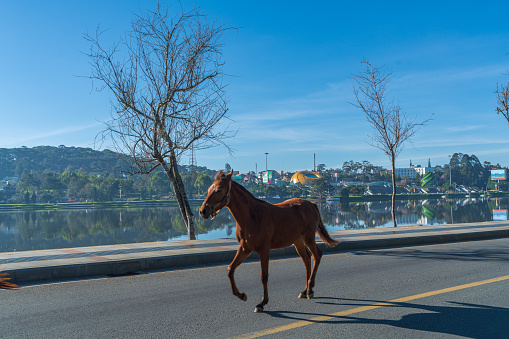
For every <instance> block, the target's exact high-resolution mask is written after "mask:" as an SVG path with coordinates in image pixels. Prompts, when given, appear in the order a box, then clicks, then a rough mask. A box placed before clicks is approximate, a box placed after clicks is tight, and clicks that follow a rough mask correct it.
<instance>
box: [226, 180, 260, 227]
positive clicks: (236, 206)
mask: <svg viewBox="0 0 509 339" xmlns="http://www.w3.org/2000/svg"><path fill="white" fill-rule="evenodd" d="M258 202H259V200H258V199H256V198H255V197H254V196H253V195H252V194H251V193H249V191H248V190H246V189H245V188H243V187H242V186H240V184H237V183H236V182H232V187H231V192H230V203H229V204H228V208H229V210H230V212H231V214H232V215H233V217H234V218H235V220H236V221H237V222H239V221H240V220H241V219H242V217H243V216H245V215H249V209H250V207H251V206H252V205H253V204H256V203H258Z"/></svg>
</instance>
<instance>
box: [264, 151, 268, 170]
mask: <svg viewBox="0 0 509 339" xmlns="http://www.w3.org/2000/svg"><path fill="white" fill-rule="evenodd" d="M268 154H269V153H267V152H265V171H268V170H269V168H268V166H267V155H268Z"/></svg>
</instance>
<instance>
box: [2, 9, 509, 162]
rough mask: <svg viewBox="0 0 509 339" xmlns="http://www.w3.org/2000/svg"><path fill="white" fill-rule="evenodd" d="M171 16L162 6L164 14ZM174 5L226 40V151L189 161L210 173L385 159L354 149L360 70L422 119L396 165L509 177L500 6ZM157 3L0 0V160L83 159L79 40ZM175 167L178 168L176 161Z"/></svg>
mask: <svg viewBox="0 0 509 339" xmlns="http://www.w3.org/2000/svg"><path fill="white" fill-rule="evenodd" d="M170 3H175V2H170ZM386 3H388V2H381V1H364V2H357V3H356V2H353V1H348V2H346V1H329V2H308V1H306V2H304V1H278V2H274V1H256V2H254V1H252V2H246V1H220V0H218V1H187V0H182V4H183V6H184V7H185V8H191V7H192V6H193V5H196V6H199V7H201V8H202V10H204V11H205V12H207V13H208V14H209V15H210V17H211V18H216V19H217V21H218V22H220V23H225V24H226V25H229V26H233V27H239V29H238V30H237V31H232V32H231V33H230V34H228V35H227V36H226V39H225V43H226V47H225V49H224V58H225V61H226V68H225V72H226V73H228V74H231V75H233V76H230V77H228V78H226V81H227V82H228V83H229V86H228V94H229V96H230V106H229V107H230V117H231V118H232V119H233V122H232V128H233V129H238V132H237V136H236V137H235V138H233V139H230V140H228V143H229V145H230V146H231V147H232V148H233V149H235V154H234V156H233V157H230V155H229V153H228V151H227V150H226V149H224V148H221V147H218V148H213V149H208V150H206V151H201V152H199V153H198V154H197V162H198V165H202V166H207V167H209V168H212V169H221V168H224V165H225V163H229V164H230V165H231V166H232V167H233V168H234V169H235V170H239V171H241V172H247V171H249V170H254V169H255V166H257V168H258V170H263V169H265V152H268V153H269V155H268V167H269V168H270V169H276V170H285V171H295V170H302V169H312V168H313V154H316V162H317V164H319V163H324V164H325V165H326V166H327V167H328V168H330V167H333V168H336V167H341V166H342V164H343V162H345V161H349V160H354V161H363V160H368V161H371V162H372V163H373V164H375V165H380V166H385V167H388V166H389V165H390V162H389V159H388V158H387V157H386V156H385V155H384V154H383V153H382V152H381V151H380V150H378V149H376V148H374V147H372V146H370V145H369V144H368V140H369V136H368V135H369V134H370V133H371V128H370V126H369V125H368V124H367V122H366V120H365V118H364V116H363V114H362V112H360V111H359V110H358V109H356V108H355V107H354V106H352V105H350V104H349V103H348V102H351V101H353V100H354V97H353V92H352V83H353V81H352V79H351V77H352V75H353V74H356V73H359V72H360V70H361V64H360V60H361V59H362V58H368V59H370V61H371V62H372V63H373V64H375V65H380V66H381V65H383V66H384V67H385V69H386V70H387V71H391V72H393V73H394V76H393V78H392V82H391V83H390V89H391V95H392V96H393V97H394V99H395V100H396V101H398V102H399V104H400V105H401V107H402V109H403V110H404V111H405V112H406V113H407V114H408V115H409V116H411V117H416V118H417V120H419V119H421V120H423V119H425V118H426V117H428V116H430V115H431V114H434V118H435V119H434V120H433V121H431V122H430V123H429V124H428V125H427V126H425V127H423V128H421V129H420V130H419V132H418V133H417V135H416V136H415V137H414V138H413V144H407V145H406V147H405V149H404V150H403V152H402V153H401V154H400V155H399V157H398V159H397V163H396V165H397V166H398V167H403V166H407V165H408V164H409V162H410V160H412V162H413V163H414V164H421V165H426V164H427V162H428V158H429V159H431V163H432V165H436V164H440V165H442V164H444V163H446V162H448V160H449V159H448V156H449V155H452V154H453V153H455V152H461V153H466V154H475V155H477V156H478V158H479V159H480V160H481V162H483V161H490V162H492V163H500V164H501V165H503V166H509V126H508V125H507V122H506V120H505V119H504V118H503V117H502V116H500V115H497V114H496V113H495V108H494V105H495V102H496V98H495V95H494V93H493V91H494V90H495V87H496V83H497V82H507V81H509V75H504V74H505V73H507V72H508V70H509V55H508V54H507V53H508V52H509V26H508V25H507V18H506V15H507V13H508V10H509V2H506V1H499V2H498V4H490V5H486V3H485V2H484V3H483V2H480V1H479V2H468V1H461V2H459V1H448V2H447V4H444V3H442V2H438V1H428V2H409V1H404V2H403V1H402V2H398V1H392V2H389V3H390V4H389V5H388V4H386ZM156 4H157V1H134V0H131V1H126V0H123V1H120V0H118V1H51V0H50V1H44V2H43V1H23V0H19V1H5V0H0V46H1V51H2V52H1V53H0V103H1V104H0V126H1V127H2V128H1V133H0V148H13V147H20V146H27V147H33V146H39V145H51V146H58V145H61V144H64V145H66V146H79V147H96V148H97V146H94V139H95V136H96V135H97V133H98V132H100V131H101V130H102V129H103V128H104V125H103V124H102V121H105V120H106V119H108V118H109V116H110V103H109V96H108V93H107V92H101V93H98V92H96V91H93V88H92V83H91V81H90V80H88V79H86V78H84V77H80V76H86V75H89V74H90V67H89V65H88V59H87V57H86V56H85V55H84V54H83V52H87V50H88V49H89V47H90V46H89V45H88V44H87V42H86V41H85V40H84V39H83V34H84V33H85V32H86V31H90V32H93V31H95V29H96V27H97V25H99V24H100V25H101V27H102V28H109V29H110V31H109V32H108V36H110V37H111V38H113V39H116V38H117V37H119V36H120V35H121V34H122V32H123V31H125V30H126V29H128V28H129V25H130V22H131V19H132V17H133V13H139V11H140V10H143V9H151V8H155V6H156ZM181 161H182V163H183V164H187V163H188V162H189V160H188V158H186V157H183V158H182V159H181Z"/></svg>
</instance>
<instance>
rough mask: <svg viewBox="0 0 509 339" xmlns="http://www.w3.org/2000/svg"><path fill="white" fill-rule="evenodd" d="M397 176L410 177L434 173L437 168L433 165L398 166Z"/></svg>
mask: <svg viewBox="0 0 509 339" xmlns="http://www.w3.org/2000/svg"><path fill="white" fill-rule="evenodd" d="M395 172H396V176H398V175H399V176H400V177H401V178H403V177H409V178H410V179H413V178H415V177H416V176H417V175H420V176H424V175H425V174H426V173H429V172H431V173H434V172H435V169H434V168H433V167H421V166H420V165H412V166H410V167H408V168H396V169H395Z"/></svg>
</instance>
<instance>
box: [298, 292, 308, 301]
mask: <svg viewBox="0 0 509 339" xmlns="http://www.w3.org/2000/svg"><path fill="white" fill-rule="evenodd" d="M306 298H307V296H306V293H304V292H300V294H299V299H306Z"/></svg>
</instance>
